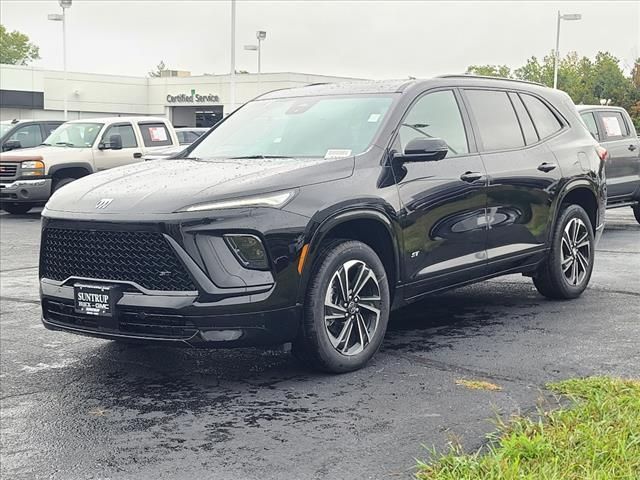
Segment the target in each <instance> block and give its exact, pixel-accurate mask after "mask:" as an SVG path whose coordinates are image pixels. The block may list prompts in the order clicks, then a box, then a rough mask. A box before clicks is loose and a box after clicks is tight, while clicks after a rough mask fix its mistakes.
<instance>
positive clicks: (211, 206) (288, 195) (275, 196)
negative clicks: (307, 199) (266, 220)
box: [178, 190, 295, 212]
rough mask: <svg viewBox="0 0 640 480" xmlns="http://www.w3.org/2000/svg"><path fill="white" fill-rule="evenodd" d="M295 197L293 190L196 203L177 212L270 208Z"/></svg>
mask: <svg viewBox="0 0 640 480" xmlns="http://www.w3.org/2000/svg"><path fill="white" fill-rule="evenodd" d="M294 195H295V191H294V190H290V191H288V192H276V193H269V194H265V195H257V196H254V197H244V198H236V199H232V200H220V201H218V202H208V203H198V204H196V205H191V206H189V207H184V208H181V209H180V210H178V211H179V212H201V211H203V210H220V209H223V208H244V207H272V208H280V207H282V206H284V205H285V204H286V203H287V202H288V201H289V200H291V199H292V198H293V196H294Z"/></svg>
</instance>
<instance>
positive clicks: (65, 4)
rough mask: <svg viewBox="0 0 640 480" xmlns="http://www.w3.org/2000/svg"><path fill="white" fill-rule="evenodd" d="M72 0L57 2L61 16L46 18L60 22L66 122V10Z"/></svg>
mask: <svg viewBox="0 0 640 480" xmlns="http://www.w3.org/2000/svg"><path fill="white" fill-rule="evenodd" d="M71 2H72V0H58V3H59V4H60V7H61V8H62V15H61V14H59V13H50V14H49V15H48V16H47V18H48V19H49V20H53V21H54V22H62V65H63V67H62V68H63V70H64V82H63V87H62V88H63V90H64V94H63V97H64V99H63V104H64V119H65V120H67V114H68V103H67V101H68V98H67V97H68V88H67V15H66V13H67V8H70V7H71Z"/></svg>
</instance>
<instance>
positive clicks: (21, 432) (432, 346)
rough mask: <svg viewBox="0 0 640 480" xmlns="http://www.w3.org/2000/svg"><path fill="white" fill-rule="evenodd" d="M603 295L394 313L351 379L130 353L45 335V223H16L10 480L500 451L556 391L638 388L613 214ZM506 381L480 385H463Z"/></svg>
mask: <svg viewBox="0 0 640 480" xmlns="http://www.w3.org/2000/svg"><path fill="white" fill-rule="evenodd" d="M607 222H608V225H607V229H606V230H605V233H604V236H603V238H602V241H601V243H600V244H599V247H598V250H597V256H596V265H595V270H594V274H593V278H592V281H591V285H590V287H589V289H588V290H587V291H586V292H585V294H584V295H583V296H582V297H581V298H580V299H578V300H575V301H569V302H557V301H549V300H545V299H544V298H543V297H541V296H540V295H538V293H537V292H536V291H535V289H534V288H533V285H532V283H531V282H530V280H529V279H526V278H524V277H521V276H509V277H504V278H501V279H497V280H493V281H489V282H485V283H482V284H478V285H475V286H472V287H467V288H463V289H460V290H456V291H451V292H449V293H446V294H442V295H439V296H434V297H432V298H430V299H429V300H427V301H424V302H422V303H420V304H417V305H414V306H412V307H411V308H408V309H405V310H402V311H399V312H396V313H395V314H394V316H393V318H392V323H391V325H390V331H389V332H388V334H387V338H386V340H385V342H384V344H383V347H382V350H381V352H380V353H379V354H378V355H377V356H376V357H375V358H374V360H373V361H372V362H371V363H370V364H369V365H368V366H367V367H366V368H365V369H363V370H361V371H358V372H355V373H351V374H346V375H340V376H330V375H321V374H314V373H309V372H308V371H305V370H304V369H303V368H301V367H300V365H298V364H297V363H296V362H295V361H294V360H293V359H292V358H291V356H290V355H289V354H287V353H283V352H267V351H261V350H253V349H243V350H229V351H204V350H186V349H176V350H172V349H167V348H159V347H140V346H123V345H118V344H115V343H113V342H109V341H103V340H95V339H89V338H84V337H78V336H73V335H69V334H65V333H59V332H50V331H47V330H45V329H44V328H43V327H42V326H41V324H40V318H39V304H38V286H37V263H38V243H39V224H40V220H39V214H38V213H34V214H28V215H23V216H17V217H11V216H8V215H6V214H4V213H1V214H0V234H1V257H0V270H1V272H0V275H1V277H0V279H1V284H0V286H1V288H0V296H1V319H0V342H1V343H0V352H1V355H0V362H1V370H0V382H1V395H2V399H1V405H0V407H1V418H0V420H1V427H0V428H1V440H2V445H1V447H2V454H1V455H2V458H1V472H0V473H1V476H2V478H7V479H9V478H11V479H36V478H48V479H65V480H66V479H89V478H113V479H120V478H154V479H159V478H208V479H262V480H264V479H300V480H302V479H316V478H331V479H347V478H349V479H351V478H372V479H384V478H411V476H412V472H413V469H412V468H413V465H414V463H415V460H414V459H415V458H425V457H427V455H428V453H427V450H426V449H425V447H432V446H435V447H436V448H438V449H444V448H445V447H446V445H447V443H448V442H450V441H461V442H462V444H463V445H464V446H465V447H467V448H469V449H476V448H478V447H480V446H481V445H482V444H483V443H484V442H485V435H486V434H487V433H488V432H490V431H492V430H493V429H494V424H493V423H492V418H494V417H495V415H496V413H499V414H501V415H505V416H508V415H510V414H513V413H531V412H534V411H535V408H536V404H537V402H538V400H539V398H540V397H541V395H542V394H543V386H544V384H545V383H546V382H549V381H554V380H559V379H564V378H568V377H576V376H587V375H617V376H633V377H636V378H637V377H640V341H638V338H640V274H639V273H638V272H640V225H638V224H637V223H636V221H635V219H634V218H633V215H632V212H631V210H630V209H621V210H614V211H611V212H609V214H608V215H607ZM459 379H473V380H476V379H477V380H486V381H489V382H493V383H495V384H497V385H499V386H500V387H502V390H501V391H477V390H469V389H466V388H465V387H463V386H459V385H456V380H459Z"/></svg>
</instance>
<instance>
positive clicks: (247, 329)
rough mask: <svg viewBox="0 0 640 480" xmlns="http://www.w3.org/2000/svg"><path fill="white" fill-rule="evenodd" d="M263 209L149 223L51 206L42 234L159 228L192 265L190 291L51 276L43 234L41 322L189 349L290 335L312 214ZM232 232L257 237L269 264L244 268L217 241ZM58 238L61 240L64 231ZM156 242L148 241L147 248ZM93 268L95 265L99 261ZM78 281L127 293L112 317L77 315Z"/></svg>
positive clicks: (277, 340)
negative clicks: (54, 213) (54, 210)
mask: <svg viewBox="0 0 640 480" xmlns="http://www.w3.org/2000/svg"><path fill="white" fill-rule="evenodd" d="M258 210H260V209H255V210H253V211H251V212H233V213H232V214H230V215H228V216H225V215H223V214H220V213H216V218H215V221H212V220H211V219H210V218H200V219H195V218H193V216H190V217H184V216H179V217H176V216H172V217H171V218H166V219H165V220H164V221H155V222H149V223H145V224H141V223H138V222H120V221H118V222H108V221H102V222H96V221H86V220H85V221H76V220H68V219H52V218H50V217H48V215H47V212H45V216H44V218H43V228H44V230H43V231H44V232H51V231H60V230H73V231H83V232H91V234H90V235H88V236H87V237H84V236H83V237H82V238H87V239H88V240H87V241H89V242H91V241H93V240H92V239H95V238H101V234H100V232H101V231H106V232H112V231H116V232H122V231H129V232H137V231H140V232H152V233H154V235H156V236H157V235H162V237H163V238H164V239H165V240H166V242H167V244H168V245H169V246H170V248H171V250H172V251H173V253H175V255H176V257H177V259H178V260H179V262H180V264H181V265H182V267H184V269H185V270H186V271H187V272H188V275H189V277H190V279H191V281H192V284H193V285H192V286H193V288H191V289H190V290H186V289H181V290H174V291H170V290H169V289H164V290H153V289H152V288H151V287H150V286H149V285H148V284H146V283H145V282H142V281H140V282H136V281H134V280H132V279H131V278H129V279H125V278H124V277H122V278H114V277H110V276H106V275H105V276H102V277H98V276H96V275H93V274H92V275H91V276H87V277H85V276H82V275H80V274H76V273H73V272H69V271H68V270H65V272H64V274H63V275H61V276H59V277H58V278H56V277H54V276H51V277H50V278H47V269H48V266H47V267H46V268H45V265H48V264H47V258H53V257H51V256H49V257H47V252H49V254H48V255H51V252H52V251H53V250H47V247H46V245H47V241H48V238H49V236H48V235H49V234H43V238H42V242H41V245H42V251H41V274H40V277H41V278H40V295H41V303H42V322H43V323H44V326H45V327H46V328H48V329H51V330H62V331H67V332H71V333H77V334H82V335H89V336H93V337H100V338H110V339H129V340H133V341H147V342H156V343H164V344H172V345H183V346H206V347H236V346H253V345H272V344H282V343H286V342H289V341H292V340H293V339H294V338H295V337H296V335H297V333H298V327H299V325H300V320H301V307H300V305H299V302H298V289H299V282H300V276H299V274H298V272H297V259H298V256H299V248H300V247H301V245H302V242H301V236H302V235H303V232H304V228H305V226H306V223H307V221H308V219H307V218H306V217H302V216H299V215H296V214H290V213H286V212H282V211H279V210H274V209H262V210H260V211H258ZM105 217H106V216H105ZM230 231H232V232H245V233H253V234H256V235H260V237H261V238H262V239H263V242H264V245H265V248H266V250H267V252H268V257H269V258H270V263H271V268H270V270H269V271H254V270H246V269H243V268H241V266H240V264H239V263H238V261H237V260H236V258H235V257H234V256H233V254H232V253H231V251H230V250H229V247H228V246H227V245H226V243H224V242H222V241H221V235H222V234H223V233H227V232H230ZM52 238H57V239H58V240H59V237H52ZM127 238H128V239H130V238H134V237H127ZM135 238H137V237H135ZM145 238H146V237H145ZM45 240H47V241H45ZM75 241H76V240H74V242H75ZM128 241H129V240H128ZM57 245H58V246H59V245H60V244H59V243H58V244H57ZM127 245H129V246H131V244H125V245H121V244H119V245H118V249H117V250H118V251H122V252H126V251H127V248H126V247H127ZM145 245H150V244H146V243H145ZM80 247H81V245H80V246H78V248H79V249H78V250H75V253H69V254H68V255H66V256H65V257H62V258H64V259H68V260H60V257H57V258H58V262H62V263H64V264H65V265H67V266H68V265H71V266H76V265H78V262H79V261H81V260H82V259H83V258H85V257H84V254H85V253H86V251H85V252H84V253H83V250H86V249H83V248H80ZM73 248H76V247H73ZM101 248H104V244H102V246H101ZM150 248H151V247H150V246H149V247H145V251H147V250H148V249H150ZM98 250H99V249H98ZM129 251H131V250H130V249H129ZM135 255H136V257H135V261H133V263H134V264H136V265H139V264H140V261H141V259H142V257H141V256H137V255H144V251H143V252H142V253H141V250H139V249H138V250H136V251H135ZM149 258H159V257H149ZM56 265H59V263H58V264H56ZM112 265H113V264H112ZM92 268H96V265H95V263H94V264H92ZM174 268H175V267H174ZM161 269H162V270H165V269H166V268H165V267H164V266H162V268H161ZM80 270H82V269H80ZM84 271H85V272H87V271H89V270H84ZM105 271H106V272H107V273H108V272H109V270H108V269H107V270H105ZM52 273H54V272H53V271H52ZM56 273H57V272H56ZM54 278H55V279H54ZM76 283H94V284H101V285H120V290H121V291H122V297H121V298H119V300H118V301H117V303H116V307H115V311H116V315H115V318H114V320H111V321H108V320H105V319H103V317H98V316H94V315H86V314H81V313H78V312H76V311H75V306H74V285H75V284H76Z"/></svg>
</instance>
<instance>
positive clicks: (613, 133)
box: [598, 112, 629, 138]
mask: <svg viewBox="0 0 640 480" xmlns="http://www.w3.org/2000/svg"><path fill="white" fill-rule="evenodd" d="M598 115H600V120H601V121H602V126H603V127H604V134H605V135H606V137H607V138H616V137H618V138H621V137H628V136H629V129H628V128H627V124H626V122H625V121H624V118H623V117H622V114H621V113H620V112H600V113H599V114H598Z"/></svg>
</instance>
